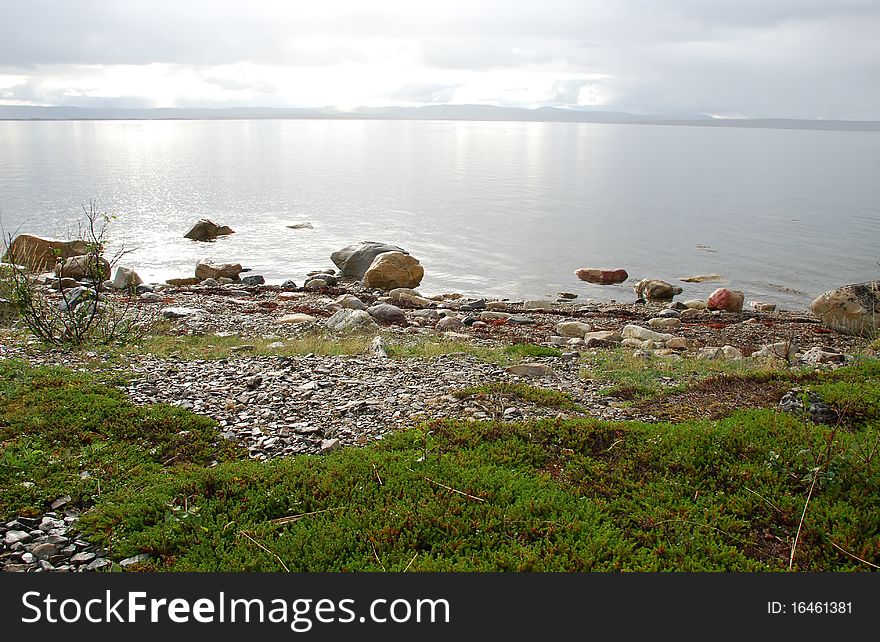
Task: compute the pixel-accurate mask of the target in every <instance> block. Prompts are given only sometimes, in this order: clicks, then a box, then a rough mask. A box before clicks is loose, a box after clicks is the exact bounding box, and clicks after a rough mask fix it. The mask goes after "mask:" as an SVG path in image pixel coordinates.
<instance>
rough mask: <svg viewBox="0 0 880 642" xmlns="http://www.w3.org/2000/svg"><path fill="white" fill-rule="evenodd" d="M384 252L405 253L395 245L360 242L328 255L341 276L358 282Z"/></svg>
mask: <svg viewBox="0 0 880 642" xmlns="http://www.w3.org/2000/svg"><path fill="white" fill-rule="evenodd" d="M385 252H401V253H403V254H406V253H407V252H406V250H404V249H403V248H400V247H397V246H396V245H389V244H387V243H377V242H376V241H361V242H360V243H357V244H355V245H349V246H347V247H344V248H342V249H341V250H336V251H335V252H333V254H331V255H330V260H331V261H333V263H334V265H336V267H338V268H339V269H340V270H341V271H342V274H343V276H346V277H349V278H352V279H358V280H360V279H363V278H364V274H365V273H366V271H367V270H368V269H369V268H370V266H371V265H372V263H373V260H374V259H375V258H376V257H377V256H378V255H380V254H383V253H385ZM402 287H414V286H402ZM388 289H392V288H388Z"/></svg>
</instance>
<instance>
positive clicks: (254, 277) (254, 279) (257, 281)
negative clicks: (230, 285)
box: [241, 274, 266, 285]
mask: <svg viewBox="0 0 880 642" xmlns="http://www.w3.org/2000/svg"><path fill="white" fill-rule="evenodd" d="M241 282H242V284H244V285H263V284H264V283H266V279H265V278H263V277H262V276H261V275H259V274H251V275H248V276H243V277H241Z"/></svg>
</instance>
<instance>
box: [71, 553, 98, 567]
mask: <svg viewBox="0 0 880 642" xmlns="http://www.w3.org/2000/svg"><path fill="white" fill-rule="evenodd" d="M95 557H97V556H96V555H95V554H94V553H92V552H91V551H83V552H81V553H77V554H76V555H74V556H73V557H71V558H70V561H71V562H73V563H74V564H85V563H86V562H91V561H92V560H93V559H95Z"/></svg>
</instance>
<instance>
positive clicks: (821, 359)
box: [801, 346, 846, 365]
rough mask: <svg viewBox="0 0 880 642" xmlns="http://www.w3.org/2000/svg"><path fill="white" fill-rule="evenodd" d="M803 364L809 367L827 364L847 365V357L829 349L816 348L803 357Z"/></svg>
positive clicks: (805, 353)
mask: <svg viewBox="0 0 880 642" xmlns="http://www.w3.org/2000/svg"><path fill="white" fill-rule="evenodd" d="M801 362H803V363H806V364H809V365H820V364H825V363H845V362H846V355H845V354H843V353H840V352H836V351H834V350H831V349H828V348H820V347H819V346H815V347H812V348H810V349H809V350H807V351H806V352H804V353H803V354H802V355H801Z"/></svg>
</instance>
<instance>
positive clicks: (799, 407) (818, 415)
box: [779, 388, 840, 424]
mask: <svg viewBox="0 0 880 642" xmlns="http://www.w3.org/2000/svg"><path fill="white" fill-rule="evenodd" d="M779 409H780V410H782V411H783V412H790V413H792V414H796V415H801V416H803V415H807V416H809V418H810V419H811V420H812V421H813V422H815V423H817V424H836V423H837V422H838V421H839V420H840V416H839V415H838V413H837V411H836V410H834V408H832V407H831V406H830V405H828V404H827V403H825V402H824V401H823V400H822V398H821V397H820V396H819V395H818V394H816V393H815V392H813V391H805V390H804V389H803V388H793V389H792V390H789V391H788V392H786V393H785V394H784V395H782V399H780V400H779Z"/></svg>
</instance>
